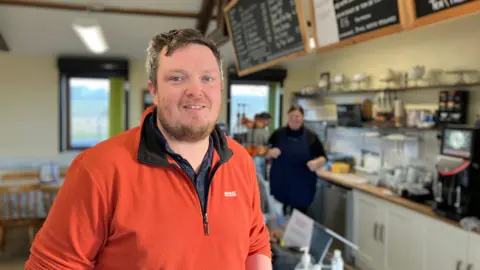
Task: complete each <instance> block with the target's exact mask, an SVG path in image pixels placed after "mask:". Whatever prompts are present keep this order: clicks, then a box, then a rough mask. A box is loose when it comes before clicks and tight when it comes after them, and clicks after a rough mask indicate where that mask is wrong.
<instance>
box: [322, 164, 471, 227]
mask: <svg viewBox="0 0 480 270" xmlns="http://www.w3.org/2000/svg"><path fill="white" fill-rule="evenodd" d="M316 173H317V176H318V177H320V178H322V179H324V180H327V181H330V182H332V183H335V184H339V185H342V186H345V187H349V188H354V189H357V190H361V191H363V192H366V193H368V194H370V195H373V196H375V197H378V198H380V199H383V200H386V201H389V202H391V203H395V204H398V205H401V206H403V207H406V208H408V209H411V210H413V211H415V212H418V213H421V214H424V215H426V216H430V217H432V218H435V219H438V220H440V221H443V222H446V223H449V224H451V225H454V226H457V227H460V228H462V227H461V226H460V223H459V222H456V221H454V220H451V219H448V218H445V217H442V216H440V215H438V214H436V213H435V212H434V211H433V210H432V208H431V207H430V206H427V205H424V204H420V203H416V202H413V201H410V200H407V199H405V198H402V197H399V196H397V195H391V192H389V190H388V189H387V188H381V187H376V186H373V185H371V184H367V183H360V182H356V181H351V180H346V179H344V178H343V177H341V175H340V174H337V173H332V172H329V171H325V170H318V171H317V172H316ZM359 178H360V177H359Z"/></svg>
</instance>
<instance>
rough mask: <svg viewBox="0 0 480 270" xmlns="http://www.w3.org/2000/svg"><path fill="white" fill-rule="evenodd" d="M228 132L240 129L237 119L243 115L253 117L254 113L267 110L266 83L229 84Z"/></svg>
mask: <svg viewBox="0 0 480 270" xmlns="http://www.w3.org/2000/svg"><path fill="white" fill-rule="evenodd" d="M230 103H231V105H230V106H231V112H230V119H229V121H230V133H231V134H234V133H238V132H241V131H242V128H243V127H242V126H241V125H240V123H239V119H241V118H242V117H243V116H245V117H247V118H249V119H253V118H254V116H255V114H257V113H261V112H267V111H268V106H269V87H268V85H254V84H231V85H230Z"/></svg>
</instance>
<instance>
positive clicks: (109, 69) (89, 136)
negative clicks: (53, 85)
mask: <svg viewBox="0 0 480 270" xmlns="http://www.w3.org/2000/svg"><path fill="white" fill-rule="evenodd" d="M57 64H58V69H59V75H60V78H59V79H60V81H59V82H60V87H59V90H60V95H59V97H60V99H59V120H60V121H59V133H60V134H59V136H60V141H59V151H60V152H63V151H69V150H84V149H86V148H89V147H92V146H94V145H96V144H98V143H99V142H101V141H103V140H106V139H108V138H109V137H111V136H113V135H115V134H119V133H121V132H123V131H124V130H126V129H128V120H129V119H128V110H129V106H128V103H129V102H128V101H129V95H128V85H129V84H128V70H129V65H128V60H125V59H95V58H84V57H60V58H58V62H57Z"/></svg>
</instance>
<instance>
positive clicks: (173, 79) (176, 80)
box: [168, 76, 182, 82]
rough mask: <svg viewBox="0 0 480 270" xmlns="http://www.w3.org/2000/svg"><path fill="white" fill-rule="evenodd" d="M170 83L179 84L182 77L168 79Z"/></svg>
mask: <svg viewBox="0 0 480 270" xmlns="http://www.w3.org/2000/svg"><path fill="white" fill-rule="evenodd" d="M168 80H169V81H173V82H179V81H181V80H182V78H180V77H177V76H172V77H170V78H168Z"/></svg>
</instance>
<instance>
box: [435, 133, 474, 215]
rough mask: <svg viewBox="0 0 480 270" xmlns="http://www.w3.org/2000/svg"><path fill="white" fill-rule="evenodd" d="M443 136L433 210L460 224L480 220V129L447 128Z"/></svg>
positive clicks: (438, 160) (437, 166)
mask: <svg viewBox="0 0 480 270" xmlns="http://www.w3.org/2000/svg"><path fill="white" fill-rule="evenodd" d="M442 133H443V136H442V143H441V148H440V155H439V156H438V159H437V164H436V168H437V172H438V177H437V179H436V181H435V182H434V184H433V187H432V191H433V195H434V198H435V203H434V205H433V210H434V211H435V212H436V213H437V214H439V215H441V216H444V217H447V218H450V219H453V220H457V221H459V220H460V219H462V218H464V217H467V216H476V217H480V129H478V128H471V127H460V126H445V127H444V128H443V132H442Z"/></svg>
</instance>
